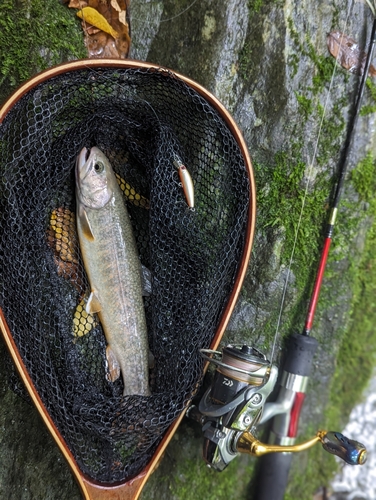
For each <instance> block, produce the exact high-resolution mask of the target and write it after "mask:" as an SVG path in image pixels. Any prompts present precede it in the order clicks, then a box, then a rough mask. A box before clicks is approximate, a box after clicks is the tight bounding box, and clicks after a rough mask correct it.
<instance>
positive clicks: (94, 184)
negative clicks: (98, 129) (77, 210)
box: [76, 147, 116, 209]
mask: <svg viewBox="0 0 376 500" xmlns="http://www.w3.org/2000/svg"><path fill="white" fill-rule="evenodd" d="M114 185H116V178H115V175H114V172H113V170H112V167H111V165H110V162H109V161H108V159H107V157H106V156H105V155H104V154H103V153H102V151H101V150H100V149H98V148H96V147H93V148H91V149H90V150H89V149H86V148H83V149H82V150H81V152H80V154H79V155H78V157H77V162H76V193H77V198H78V200H79V202H80V203H82V204H83V205H84V206H85V207H88V208H92V209H100V208H102V207H104V206H105V205H106V204H107V203H108V202H109V201H110V199H111V198H112V196H113V193H114Z"/></svg>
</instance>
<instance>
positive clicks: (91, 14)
mask: <svg viewBox="0 0 376 500" xmlns="http://www.w3.org/2000/svg"><path fill="white" fill-rule="evenodd" d="M77 16H78V17H79V18H81V19H82V20H83V21H84V22H86V23H88V24H92V25H93V26H95V27H96V28H98V29H100V30H102V31H104V32H106V33H108V34H109V35H111V36H112V37H113V38H118V36H119V34H118V32H117V31H115V30H114V29H113V27H112V26H111V25H110V24H109V23H108V22H107V20H106V18H105V17H103V16H102V14H99V12H98V11H97V10H96V9H93V8H92V7H84V8H83V9H81V10H79V11H78V12H77Z"/></svg>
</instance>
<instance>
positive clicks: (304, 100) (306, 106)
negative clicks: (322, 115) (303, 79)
mask: <svg viewBox="0 0 376 500" xmlns="http://www.w3.org/2000/svg"><path fill="white" fill-rule="evenodd" d="M295 96H296V100H297V101H298V104H299V107H300V111H301V113H303V116H304V118H308V117H309V115H311V114H312V111H313V102H312V99H309V98H308V97H306V96H304V95H300V94H298V93H297V92H295Z"/></svg>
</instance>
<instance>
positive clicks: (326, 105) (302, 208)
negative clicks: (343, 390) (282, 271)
mask: <svg viewBox="0 0 376 500" xmlns="http://www.w3.org/2000/svg"><path fill="white" fill-rule="evenodd" d="M351 10H352V3H351V5H350V8H349V10H348V13H347V16H346V20H345V25H344V30H343V32H342V36H341V39H340V49H341V48H342V42H343V37H344V33H346V30H347V24H348V20H349V17H350V13H351ZM339 56H340V50H339V51H338V54H337V57H336V61H335V65H334V68H333V71H332V76H331V79H330V84H329V88H328V90H327V94H326V99H325V105H324V109H323V112H322V115H321V120H320V124H319V129H318V134H317V139H316V142H315V145H314V150H313V155H312V160H311V161H310V163H309V168H308V176H307V181H306V185H305V190H304V196H303V200H302V205H301V209H300V213H299V218H298V224H297V226H296V230H295V235H294V242H293V247H292V251H291V255H290V259H289V264H288V267H287V274H286V278H285V282H284V286H283V291H282V299H281V305H280V309H279V313H278V319H277V325H276V332H275V334H274V339H273V345H272V350H271V355H270V363H271V364H272V363H273V360H274V353H275V348H276V343H277V339H278V337H279V333H280V326H281V322H282V314H283V310H284V307H285V301H286V293H287V287H288V283H289V279H290V275H291V268H292V262H293V259H294V255H295V249H296V245H297V241H298V234H299V230H300V227H301V223H302V219H303V212H304V208H305V205H306V200H307V196H308V189H309V186H310V184H311V182H312V177H313V175H312V174H313V168H314V166H315V163H316V158H317V151H318V146H319V141H320V137H321V132H322V128H323V125H324V119H325V115H326V111H327V108H328V105H329V97H330V95H331V91H332V88H333V83H334V78H335V75H336V71H337V66H338V60H339Z"/></svg>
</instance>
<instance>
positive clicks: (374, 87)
mask: <svg viewBox="0 0 376 500" xmlns="http://www.w3.org/2000/svg"><path fill="white" fill-rule="evenodd" d="M366 85H367V87H368V89H369V95H370V98H371V100H372V104H367V105H365V106H363V107H362V109H361V110H360V114H361V115H362V116H365V115H369V114H371V113H374V112H375V111H376V83H373V82H372V80H371V78H367V81H366Z"/></svg>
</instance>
